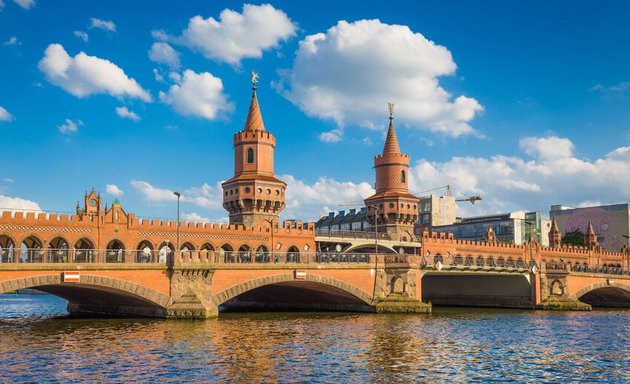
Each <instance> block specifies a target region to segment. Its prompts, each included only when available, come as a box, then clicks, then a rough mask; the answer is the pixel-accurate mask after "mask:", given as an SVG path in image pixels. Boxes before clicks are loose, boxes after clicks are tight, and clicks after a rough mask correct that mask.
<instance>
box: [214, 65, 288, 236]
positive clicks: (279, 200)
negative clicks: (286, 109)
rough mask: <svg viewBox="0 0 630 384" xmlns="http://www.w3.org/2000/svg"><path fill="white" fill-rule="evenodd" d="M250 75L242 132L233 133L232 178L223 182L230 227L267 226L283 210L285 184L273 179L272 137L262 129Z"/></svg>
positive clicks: (224, 204)
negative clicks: (248, 101)
mask: <svg viewBox="0 0 630 384" xmlns="http://www.w3.org/2000/svg"><path fill="white" fill-rule="evenodd" d="M257 83H258V74H257V73H255V72H252V85H253V86H252V99H251V101H250V104H249V112H248V113H247V120H246V121H245V126H244V127H243V130H242V131H240V132H237V133H236V134H234V177H232V178H231V179H229V180H227V181H225V182H223V184H221V186H222V187H223V208H225V209H226V210H227V211H228V212H229V214H230V224H244V225H247V226H252V225H262V226H267V225H270V223H271V222H273V221H277V220H278V219H279V214H280V211H282V210H283V209H284V207H285V203H284V193H285V190H286V187H287V184H286V183H285V182H284V181H282V180H279V179H277V178H276V177H275V176H274V150H275V147H276V138H275V137H274V136H273V134H271V132H268V131H266V130H265V124H264V122H263V119H262V114H261V112H260V107H259V105H258V98H257V96H256V84H257Z"/></svg>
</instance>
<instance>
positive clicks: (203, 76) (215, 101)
mask: <svg viewBox="0 0 630 384" xmlns="http://www.w3.org/2000/svg"><path fill="white" fill-rule="evenodd" d="M171 78H172V76H171ZM160 100H161V101H162V102H163V103H165V104H168V105H171V106H172V107H173V109H175V111H177V112H178V113H180V114H182V115H185V116H197V117H201V118H204V119H208V120H214V119H217V118H219V117H220V113H221V112H231V111H232V110H233V109H234V105H233V104H232V103H230V102H229V101H228V98H227V96H226V95H225V94H224V93H223V82H222V81H221V79H220V78H218V77H214V76H213V75H212V74H210V73H208V72H202V73H195V72H193V71H191V70H190V69H187V70H186V71H184V76H183V78H181V79H180V82H179V83H178V84H174V85H172V86H171V88H170V89H169V91H168V93H164V92H160Z"/></svg>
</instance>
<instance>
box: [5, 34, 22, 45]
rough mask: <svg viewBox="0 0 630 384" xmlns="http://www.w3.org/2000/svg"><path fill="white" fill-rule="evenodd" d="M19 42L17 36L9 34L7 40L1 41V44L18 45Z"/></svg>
mask: <svg viewBox="0 0 630 384" xmlns="http://www.w3.org/2000/svg"><path fill="white" fill-rule="evenodd" d="M20 44H21V43H20V42H19V41H18V39H17V37H15V36H11V37H9V39H8V40H7V41H5V42H4V43H2V45H20Z"/></svg>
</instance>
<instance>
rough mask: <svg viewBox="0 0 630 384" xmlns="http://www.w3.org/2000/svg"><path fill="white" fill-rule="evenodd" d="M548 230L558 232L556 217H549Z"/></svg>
mask: <svg viewBox="0 0 630 384" xmlns="http://www.w3.org/2000/svg"><path fill="white" fill-rule="evenodd" d="M550 232H553V233H557V232H560V230H559V229H558V223H557V222H556V218H555V217H552V218H551V230H550Z"/></svg>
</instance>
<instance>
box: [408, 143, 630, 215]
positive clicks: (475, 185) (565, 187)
mask: <svg viewBox="0 0 630 384" xmlns="http://www.w3.org/2000/svg"><path fill="white" fill-rule="evenodd" d="M552 144H555V145H557V149H558V152H557V153H556V154H552V152H553V150H552V149H551V148H550V145H552ZM520 148H521V149H522V150H523V151H524V152H525V153H526V154H527V155H530V156H533V157H534V158H533V159H524V158H521V157H518V156H503V155H494V156H491V157H488V158H485V157H453V158H452V159H450V160H449V161H446V162H430V161H428V160H424V159H423V160H419V161H417V162H416V163H415V164H414V165H413V167H412V168H411V170H410V171H411V172H410V176H411V177H410V189H411V190H412V191H422V190H427V189H430V188H433V187H436V186H440V185H446V184H450V185H451V186H452V187H453V188H454V190H456V191H459V192H461V193H464V194H466V195H469V196H470V195H481V197H482V198H483V200H482V201H481V202H480V203H479V204H477V205H474V206H472V205H469V204H467V203H460V204H459V206H458V208H459V209H460V211H458V215H459V216H470V215H479V214H487V213H498V212H508V211H516V210H531V211H533V210H539V211H541V212H543V213H546V212H548V210H549V206H550V205H552V204H565V205H571V206H581V205H584V204H590V203H591V202H593V201H594V200H597V201H601V202H603V203H606V204H612V203H619V202H625V201H627V200H628V196H629V195H630V179H628V178H627V177H620V175H628V174H630V147H620V148H617V149H615V150H613V151H611V152H609V153H607V154H606V155H604V156H602V157H601V158H599V159H596V160H594V161H588V160H583V159H579V158H576V157H575V155H574V154H573V143H572V142H571V141H570V140H569V139H566V138H559V137H554V136H551V137H545V138H539V137H531V138H524V139H522V140H521V141H520Z"/></svg>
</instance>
